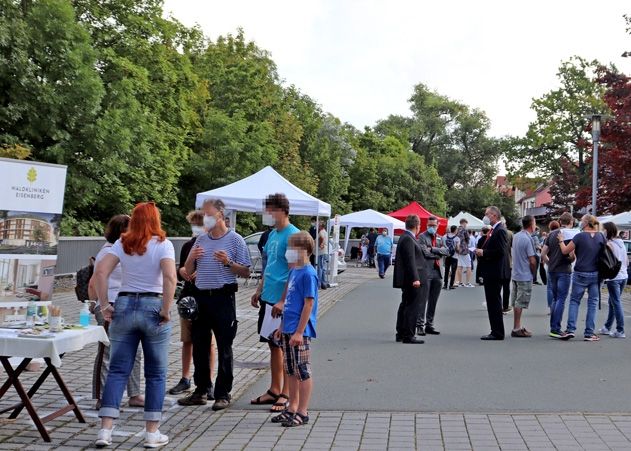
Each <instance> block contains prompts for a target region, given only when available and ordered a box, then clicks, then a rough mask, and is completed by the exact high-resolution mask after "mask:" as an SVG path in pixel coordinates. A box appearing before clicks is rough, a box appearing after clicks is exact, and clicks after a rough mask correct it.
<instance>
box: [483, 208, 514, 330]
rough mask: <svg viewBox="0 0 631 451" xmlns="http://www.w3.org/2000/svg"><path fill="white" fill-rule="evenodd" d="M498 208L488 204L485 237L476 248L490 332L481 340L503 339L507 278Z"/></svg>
mask: <svg viewBox="0 0 631 451" xmlns="http://www.w3.org/2000/svg"><path fill="white" fill-rule="evenodd" d="M501 217H502V214H501V212H500V209H499V208H497V207H495V206H491V207H488V208H487V209H486V212H485V214H484V223H485V224H488V225H490V226H491V230H489V233H488V234H487V237H486V240H485V241H484V244H483V245H482V247H481V248H480V249H476V250H475V253H476V255H477V256H478V264H479V265H480V275H481V276H482V280H483V281H484V296H485V297H486V310H487V312H488V315H489V323H490V324H491V333H490V334H489V335H485V336H484V337H482V340H503V339H504V316H503V314H502V296H501V290H502V280H503V279H506V278H510V262H509V251H508V235H507V232H506V228H505V227H504V226H503V225H502V223H501V221H500V220H501Z"/></svg>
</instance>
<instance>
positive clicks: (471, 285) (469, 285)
mask: <svg viewBox="0 0 631 451" xmlns="http://www.w3.org/2000/svg"><path fill="white" fill-rule="evenodd" d="M465 286H466V287H467V288H475V287H474V286H473V284H472V283H468V284H466V285H465Z"/></svg>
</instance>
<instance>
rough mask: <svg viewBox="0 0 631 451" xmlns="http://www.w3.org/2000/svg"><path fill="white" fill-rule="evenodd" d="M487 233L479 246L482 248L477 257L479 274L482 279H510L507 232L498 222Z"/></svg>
mask: <svg viewBox="0 0 631 451" xmlns="http://www.w3.org/2000/svg"><path fill="white" fill-rule="evenodd" d="M489 234H490V236H489V235H488V234H487V238H486V241H485V242H484V243H483V244H482V245H481V246H480V247H481V248H482V249H483V254H482V257H480V259H479V263H478V264H479V265H480V276H481V277H482V278H483V279H484V280H502V279H510V276H511V271H510V253H509V252H510V251H509V249H508V232H507V230H506V228H505V227H504V226H503V225H502V224H499V225H498V226H497V227H495V229H494V230H493V231H492V232H491V231H489Z"/></svg>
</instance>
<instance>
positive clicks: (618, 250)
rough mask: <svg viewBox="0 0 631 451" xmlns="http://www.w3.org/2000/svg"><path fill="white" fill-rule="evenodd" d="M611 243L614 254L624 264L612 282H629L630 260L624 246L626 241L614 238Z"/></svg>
mask: <svg viewBox="0 0 631 451" xmlns="http://www.w3.org/2000/svg"><path fill="white" fill-rule="evenodd" d="M610 243H611V250H612V251H613V254H614V255H615V256H616V257H617V258H618V260H620V261H621V262H622V265H621V266H620V272H619V273H618V275H617V276H616V277H614V278H613V279H611V280H627V277H628V275H627V266H628V265H629V258H628V257H627V248H626V247H625V246H624V241H622V240H621V239H620V238H614V239H613V240H611V241H610Z"/></svg>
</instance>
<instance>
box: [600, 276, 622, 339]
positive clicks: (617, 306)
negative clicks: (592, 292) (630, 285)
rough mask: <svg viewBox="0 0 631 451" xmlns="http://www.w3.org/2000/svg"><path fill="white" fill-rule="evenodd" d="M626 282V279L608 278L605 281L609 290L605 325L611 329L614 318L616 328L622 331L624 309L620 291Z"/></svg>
mask: <svg viewBox="0 0 631 451" xmlns="http://www.w3.org/2000/svg"><path fill="white" fill-rule="evenodd" d="M626 284H627V280H626V279H619V280H610V281H609V282H607V290H608V291H609V314H608V315H607V321H606V322H605V327H606V328H607V329H609V330H611V327H612V326H613V320H614V319H615V320H616V330H617V331H618V332H621V333H624V309H623V308H622V299H621V296H622V291H623V290H624V287H625V285H626Z"/></svg>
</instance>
